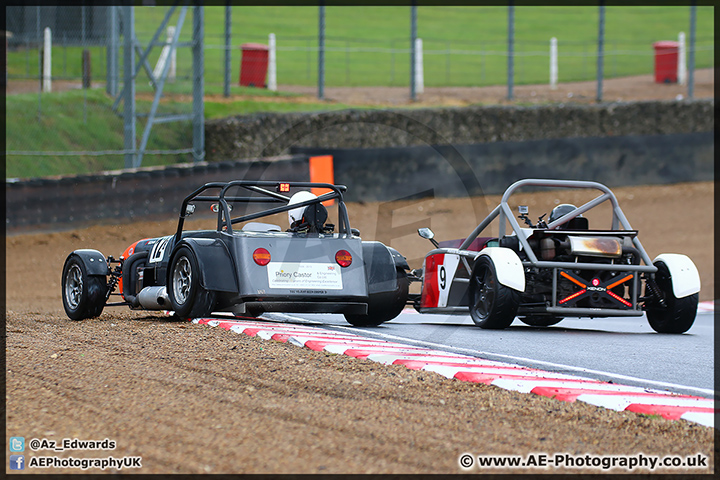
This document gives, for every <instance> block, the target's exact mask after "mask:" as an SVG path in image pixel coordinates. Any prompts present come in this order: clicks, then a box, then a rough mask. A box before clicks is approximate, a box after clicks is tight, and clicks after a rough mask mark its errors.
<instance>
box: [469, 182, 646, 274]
mask: <svg viewBox="0 0 720 480" xmlns="http://www.w3.org/2000/svg"><path fill="white" fill-rule="evenodd" d="M527 186H535V187H558V188H586V189H595V190H600V191H601V192H603V193H602V195H600V196H598V197H596V198H595V199H593V200H591V201H589V202H587V203H586V204H584V205H581V206H580V207H577V208H575V209H574V210H572V211H571V212H568V213H566V214H565V215H563V216H562V217H560V218H558V219H557V220H555V221H553V222H550V223H549V224H548V226H547V229H548V230H555V229H556V228H557V227H558V226H560V225H562V224H564V223H566V222H568V221H570V220H572V219H573V218H575V217H577V216H578V215H580V214H582V213H584V212H586V211H588V210H590V209H591V208H594V207H596V206H598V205H599V204H601V203H603V202H605V201H607V200H610V202H611V203H612V212H613V218H612V227H611V228H612V230H617V229H618V228H619V225H622V227H623V228H624V229H625V230H632V227H631V226H630V222H628V220H627V218H626V217H625V214H624V213H623V211H622V210H621V209H620V205H619V204H618V201H617V198H615V195H614V194H613V193H612V191H611V190H610V189H609V188H608V187H606V186H605V185H603V184H601V183H598V182H588V181H580V180H543V179H525V180H519V181H517V182H515V183H513V184H512V185H510V186H509V187H508V188H507V190H505V193H504V194H503V196H502V199H501V201H500V205H498V206H497V207H495V209H494V210H493V211H492V212H491V213H490V214H489V215H488V216H487V217H486V218H485V220H483V221H482V222H480V224H479V225H478V226H477V227H475V230H473V231H472V232H471V233H470V235H468V237H467V238H466V239H465V241H464V242H463V243H462V244H461V245H460V247H459V250H465V249H467V248H468V247H469V246H470V244H471V243H472V242H473V240H475V238H477V236H478V235H479V234H480V233H481V232H482V231H483V230H485V228H487V226H488V225H489V224H490V223H491V222H492V221H493V220H495V219H496V218H498V217H499V222H500V225H499V228H498V238H502V237H504V236H505V230H506V225H505V221H508V222H509V223H510V226H511V227H512V229H513V231H514V232H515V234H516V235H517V237H518V240H519V241H520V243H521V244H522V246H523V249H524V250H525V253H526V254H527V256H528V258H529V260H530V261H529V263H530V264H531V265H533V266H535V267H549V268H563V267H565V266H567V265H566V264H563V263H559V262H549V261H539V260H538V259H537V257H536V256H535V253H534V252H533V251H532V248H531V247H530V244H529V243H528V240H527V237H528V235H527V234H526V233H525V231H524V230H523V229H522V228H521V227H520V225H519V224H518V221H517V220H516V219H515V216H514V214H513V212H512V210H511V209H510V206H509V204H508V199H509V198H510V196H511V195H512V194H513V193H514V192H515V191H516V190H517V189H518V188H520V187H527ZM632 242H633V245H634V246H635V248H637V250H638V251H639V252H640V256H641V257H642V260H643V262H645V266H642V265H634V266H633V267H632V269H633V270H635V271H641V272H649V273H654V272H656V271H657V269H656V268H655V267H654V266H653V265H652V260H650V257H649V256H648V254H647V252H645V249H644V248H643V246H642V244H641V243H640V240H639V239H638V238H637V236H635V237H633V239H632ZM573 266H574V267H576V268H593V269H597V268H598V267H599V265H597V264H580V263H575V264H573ZM617 267H619V265H615V266H614V268H616V269H617ZM620 270H622V268H621V269H620Z"/></svg>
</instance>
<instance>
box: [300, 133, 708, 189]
mask: <svg viewBox="0 0 720 480" xmlns="http://www.w3.org/2000/svg"><path fill="white" fill-rule="evenodd" d="M291 151H292V152H293V153H295V154H305V155H321V154H327V155H332V156H333V159H334V170H335V181H336V182H338V183H341V184H344V185H347V187H348V192H347V194H346V196H345V199H346V200H347V201H359V200H364V201H390V200H396V199H399V198H405V197H418V196H423V195H425V196H428V195H431V193H430V192H432V195H434V196H437V197H463V196H475V195H482V194H499V193H502V192H504V191H505V189H506V188H507V187H508V186H509V185H510V184H512V183H513V182H515V181H517V180H520V179H522V178H557V179H566V180H593V181H597V182H600V183H604V184H606V185H608V186H609V187H619V186H625V185H652V184H668V183H677V182H692V181H707V180H712V179H713V173H714V145H713V132H701V133H685V134H673V135H627V136H616V137H593V138H562V139H552V140H531V141H526V142H491V143H483V144H476V145H453V146H450V145H432V146H430V145H425V146H411V147H395V148H365V149H359V148H358V149H353V148H346V149H328V148H300V147H295V148H292V149H291Z"/></svg>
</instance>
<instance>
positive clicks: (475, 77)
mask: <svg viewBox="0 0 720 480" xmlns="http://www.w3.org/2000/svg"><path fill="white" fill-rule="evenodd" d="M167 9H168V7H136V9H135V23H136V27H135V28H136V32H137V35H138V38H139V39H140V41H141V42H144V43H147V42H148V41H149V40H150V38H151V37H152V35H153V33H154V32H155V29H156V28H157V26H158V25H159V24H160V23H161V21H162V19H163V17H164V15H165V12H166V11H167ZM507 14H508V9H507V7H482V6H474V7H460V6H455V7H423V6H421V7H418V36H419V37H420V38H422V39H423V44H424V51H425V54H424V72H425V85H426V86H453V85H455V86H479V85H496V84H504V83H506V82H507V57H506V56H505V50H506V48H507V25H508V18H507ZM689 15H690V9H689V7H687V6H632V7H627V6H609V7H606V15H605V66H604V71H605V76H606V77H617V76H626V75H638V74H648V73H651V72H652V71H653V55H654V53H653V48H652V43H653V42H656V41H659V40H677V35H678V32H680V31H684V32H685V33H686V38H688V41H689V23H690V21H689ZM224 16H225V8H224V7H220V6H207V7H205V24H204V28H205V72H206V76H205V84H206V86H208V87H211V86H220V87H221V86H222V84H223V78H224V73H223V59H224V50H223V45H224ZM177 19H178V12H177V11H176V12H175V13H174V15H173V16H172V18H171V21H170V24H171V25H172V24H175V23H176V22H177ZM325 24H326V48H327V52H326V55H325V64H326V73H325V82H326V85H327V86H333V85H348V86H368V85H397V86H400V85H407V84H408V83H409V75H410V72H409V68H410V67H409V57H410V54H409V52H408V51H407V49H408V48H409V34H410V9H409V8H408V7H337V6H335V7H326V21H325ZM232 32H233V35H232V38H233V40H232V43H233V48H232V50H231V64H232V69H233V70H232V75H231V79H232V83H234V84H237V82H238V77H239V67H240V61H241V58H240V57H241V52H240V48H239V45H240V44H242V43H247V42H257V43H264V44H266V43H267V38H268V34H269V33H275V35H276V37H277V44H278V52H277V57H278V83H279V84H281V85H282V84H294V85H316V84H317V75H318V72H317V69H318V67H317V51H316V48H317V36H318V8H317V7H278V6H262V7H239V6H236V7H233V10H232ZM191 36H192V12H189V13H188V15H187V16H186V18H185V24H184V26H183V28H182V32H181V36H180V39H181V41H189V40H190V39H191ZM553 36H555V37H557V39H558V45H559V54H560V58H559V77H560V81H578V80H592V79H594V78H595V75H596V65H597V59H596V56H595V54H596V53H597V36H598V8H597V7H595V6H587V7H585V6H572V7H560V6H553V7H528V6H519V7H516V8H515V51H516V57H515V83H516V84H527V83H546V82H547V81H548V76H549V73H548V70H549V67H548V65H549V58H548V50H549V40H550V38H551V37H553ZM696 36H697V47H698V50H697V53H696V66H697V67H698V68H706V67H710V66H712V65H714V58H713V55H714V48H713V44H714V20H713V7H712V6H701V7H698V9H697V33H696ZM162 37H164V33H163V35H162ZM369 49H375V50H376V51H367V50H369ZM389 49H394V50H396V51H395V52H390V51H388V50H389ZM91 50H92V58H93V62H92V66H93V77H94V78H96V79H100V80H104V72H105V52H104V49H103V48H100V47H93V48H91ZM159 55H160V48H159V47H156V48H155V49H154V50H153V52H152V54H151V56H150V60H149V63H150V65H151V67H154V65H155V62H156V61H157V58H158V56H159ZM177 56H178V75H179V76H180V77H184V78H187V81H186V82H185V83H187V84H189V83H190V81H189V78H190V74H191V51H190V49H189V48H180V49H179V50H178V52H177ZM121 57H122V55H121ZM66 59H67V60H66ZM121 63H122V58H121ZM8 69H9V73H10V75H11V77H12V76H15V75H25V74H27V75H30V76H36V75H37V71H38V70H37V69H38V59H37V51H24V50H21V51H17V52H10V54H9V56H8ZM53 74H54V75H57V76H63V75H65V76H68V75H74V76H75V77H78V76H79V75H80V48H77V47H67V48H63V47H60V48H58V49H57V50H56V53H55V56H54V60H53ZM186 88H189V87H187V86H186Z"/></svg>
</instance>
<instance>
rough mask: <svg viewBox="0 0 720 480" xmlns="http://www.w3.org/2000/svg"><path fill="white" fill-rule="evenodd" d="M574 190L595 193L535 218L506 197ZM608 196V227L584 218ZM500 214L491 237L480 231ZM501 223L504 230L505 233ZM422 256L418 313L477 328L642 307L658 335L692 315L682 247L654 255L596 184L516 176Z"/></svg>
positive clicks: (689, 266)
mask: <svg viewBox="0 0 720 480" xmlns="http://www.w3.org/2000/svg"><path fill="white" fill-rule="evenodd" d="M530 186H532V187H550V188H580V189H593V190H598V191H599V192H600V195H599V196H597V197H596V198H594V199H593V200H591V201H589V202H587V203H585V204H584V205H581V206H579V207H576V206H574V205H570V204H562V205H558V206H557V207H555V208H554V209H553V210H552V212H551V214H550V217H549V218H548V219H547V220H543V218H544V217H545V215H542V216H541V217H540V218H539V219H538V222H537V224H536V225H533V224H532V222H531V221H530V219H529V218H528V216H527V215H528V208H527V207H526V206H520V207H519V213H520V215H519V216H518V218H519V219H521V220H523V222H524V224H525V226H524V227H523V226H521V225H520V224H519V223H518V220H517V219H516V218H515V216H514V214H513V212H512V210H511V208H510V206H509V204H508V199H509V198H510V196H511V195H512V194H513V193H514V192H515V191H516V190H517V189H519V188H521V187H530ZM604 202H610V203H611V207H612V220H611V222H610V225H609V228H606V229H601V228H597V226H595V225H593V226H592V227H591V226H590V225H589V224H588V219H587V218H586V217H584V216H583V215H582V214H583V213H585V212H587V211H588V210H590V209H592V208H595V207H597V206H598V205H600V204H602V203H604ZM495 220H498V222H499V224H498V234H499V235H498V237H479V235H480V234H481V233H482V232H483V231H484V230H485V229H486V228H487V227H488V226H489V225H490V224H491V223H492V222H493V221H495ZM507 224H509V225H510V227H511V230H512V231H510V232H507V231H506V230H507V226H506V225H507ZM418 233H419V234H420V236H421V237H423V238H427V239H429V240H430V241H432V242H433V244H434V245H435V247H436V248H435V249H434V250H431V251H430V252H429V253H428V254H427V255H426V256H425V260H424V262H423V269H422V274H421V275H420V277H421V279H422V292H421V294H420V295H419V297H417V298H415V299H414V306H415V308H416V309H417V310H418V311H419V312H420V313H442V314H455V313H457V314H467V313H468V312H469V313H470V315H471V317H472V319H473V321H474V322H475V323H476V324H477V325H478V326H479V327H481V328H493V329H501V328H505V327H508V326H509V325H510V324H511V323H512V322H513V320H514V319H515V317H516V316H519V318H520V320H521V321H523V322H524V323H526V324H528V325H533V326H549V325H554V324H556V323H558V322H560V321H561V320H562V319H563V318H564V317H612V316H642V315H643V313H645V314H646V315H647V318H648V321H649V323H650V326H651V327H652V328H653V329H654V330H655V331H657V332H660V333H684V332H686V331H687V330H689V329H690V327H691V326H692V324H693V322H694V321H695V315H696V313H697V306H698V292H699V291H700V276H699V274H698V270H697V268H696V267H695V264H694V263H693V262H692V260H690V258H688V257H687V256H685V255H680V254H673V253H666V254H662V255H658V256H657V257H656V258H655V259H654V260H650V257H649V256H648V254H647V253H646V252H645V249H644V248H643V246H642V244H641V243H640V240H639V239H638V237H637V235H638V232H637V230H633V229H632V227H631V226H630V224H629V222H628V220H627V219H626V218H625V215H624V214H623V212H622V210H621V209H620V206H619V205H618V201H617V199H616V198H615V195H614V194H613V193H612V192H611V191H610V189H609V188H608V187H606V186H605V185H602V184H600V183H596V182H585V181H571V180H535V179H527V180H520V181H518V182H516V183H514V184H512V185H511V186H510V187H508V189H507V190H506V191H505V193H504V195H503V196H502V200H501V202H500V204H499V205H498V206H497V207H496V208H495V209H494V210H493V211H492V213H490V215H488V216H487V218H485V220H483V221H482V222H481V223H480V224H479V225H478V226H477V227H476V228H475V230H473V231H472V232H471V233H470V235H469V236H468V237H467V238H465V239H461V240H453V241H447V242H440V243H438V242H437V241H435V240H434V238H433V237H434V234H433V232H432V231H431V230H430V229H427V228H422V229H420V230H419V231H418Z"/></svg>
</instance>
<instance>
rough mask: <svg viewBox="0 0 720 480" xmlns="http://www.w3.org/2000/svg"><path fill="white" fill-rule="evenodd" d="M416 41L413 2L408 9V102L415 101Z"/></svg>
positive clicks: (415, 9) (414, 6) (415, 8)
mask: <svg viewBox="0 0 720 480" xmlns="http://www.w3.org/2000/svg"><path fill="white" fill-rule="evenodd" d="M416 39H417V5H416V4H415V1H413V2H412V6H411V7H410V100H412V101H415V100H416V99H417V85H415V68H417V66H416V65H415V40H416Z"/></svg>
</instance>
